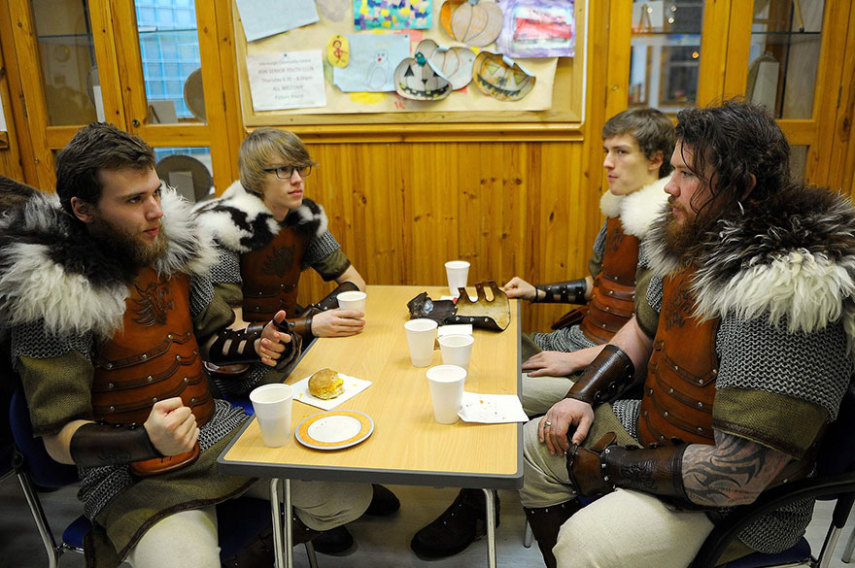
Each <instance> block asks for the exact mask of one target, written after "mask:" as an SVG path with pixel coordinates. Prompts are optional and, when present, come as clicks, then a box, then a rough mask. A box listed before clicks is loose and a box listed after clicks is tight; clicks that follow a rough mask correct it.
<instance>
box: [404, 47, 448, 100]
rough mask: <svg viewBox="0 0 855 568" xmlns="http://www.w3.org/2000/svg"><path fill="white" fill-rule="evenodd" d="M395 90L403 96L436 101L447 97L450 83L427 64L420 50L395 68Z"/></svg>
mask: <svg viewBox="0 0 855 568" xmlns="http://www.w3.org/2000/svg"><path fill="white" fill-rule="evenodd" d="M395 91H396V92H397V93H398V94H399V95H401V96H402V97H404V98H407V99H413V100H417V101H438V100H440V99H444V98H445V97H447V96H448V95H449V94H450V93H451V91H452V89H451V83H450V82H449V81H448V80H447V79H446V78H445V77H443V76H442V75H440V74H439V73H437V72H436V71H434V70H433V68H432V67H431V66H430V65H428V64H427V59H425V56H424V55H423V54H422V53H421V52H417V53H416V55H415V57H408V58H406V59H404V60H403V61H401V62H400V63H399V64H398V67H397V68H395Z"/></svg>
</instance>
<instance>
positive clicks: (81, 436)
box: [70, 422, 163, 467]
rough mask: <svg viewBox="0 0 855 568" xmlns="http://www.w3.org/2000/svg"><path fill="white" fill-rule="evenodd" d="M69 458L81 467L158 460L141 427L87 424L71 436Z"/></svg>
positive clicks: (146, 433)
mask: <svg viewBox="0 0 855 568" xmlns="http://www.w3.org/2000/svg"><path fill="white" fill-rule="evenodd" d="M70 450H71V459H73V460H74V463H75V464H77V465H80V466H84V467H100V466H105V465H120V464H127V463H131V462H135V461H140V460H147V459H151V458H162V457H163V455H162V454H161V453H160V452H158V451H157V450H156V449H155V447H154V445H152V443H151V439H150V438H149V437H148V432H147V431H146V429H145V427H144V426H143V425H142V424H116V425H113V424H102V423H97V422H90V423H87V424H84V425H83V426H81V427H80V428H78V429H77V430H76V431H75V432H74V434H73V435H72V436H71V443H70Z"/></svg>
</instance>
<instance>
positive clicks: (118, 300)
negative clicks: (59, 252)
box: [0, 243, 128, 337]
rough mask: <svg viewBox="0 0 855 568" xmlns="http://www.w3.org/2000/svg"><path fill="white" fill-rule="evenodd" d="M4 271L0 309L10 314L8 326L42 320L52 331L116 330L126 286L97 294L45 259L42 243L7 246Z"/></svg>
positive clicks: (82, 280)
mask: <svg viewBox="0 0 855 568" xmlns="http://www.w3.org/2000/svg"><path fill="white" fill-rule="evenodd" d="M8 251H9V259H10V260H11V261H12V264H11V266H10V267H9V270H7V271H6V272H5V273H4V274H2V277H0V289H2V290H5V291H9V290H15V291H20V292H17V293H15V294H14V295H13V294H4V298H5V299H6V301H5V302H4V305H3V306H2V307H3V309H4V310H9V311H8V314H9V322H8V323H9V325H16V324H20V323H27V322H32V321H36V320H38V319H41V318H43V319H44V322H45V329H46V330H47V331H49V332H51V333H56V334H69V333H76V334H80V333H84V332H87V331H90V330H91V331H94V332H95V333H96V334H98V335H101V336H103V337H109V336H111V335H112V334H113V333H114V332H115V331H116V330H118V329H119V328H121V325H122V317H123V316H124V313H125V298H126V297H127V296H128V287H127V286H112V287H110V288H108V289H104V288H102V289H100V290H96V289H94V288H93V287H92V284H91V283H90V282H89V280H88V279H87V278H86V277H85V276H83V275H81V274H68V273H67V272H66V271H65V269H64V268H63V267H62V266H60V265H58V264H56V263H55V262H54V261H53V260H52V259H51V258H50V256H49V254H50V252H49V250H48V247H47V246H45V245H33V244H22V243H16V244H13V245H11V246H10V247H9V249H8Z"/></svg>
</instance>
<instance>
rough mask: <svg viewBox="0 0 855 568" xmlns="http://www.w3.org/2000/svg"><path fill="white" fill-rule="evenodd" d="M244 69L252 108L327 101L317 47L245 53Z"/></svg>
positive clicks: (317, 103)
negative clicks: (312, 48)
mask: <svg viewBox="0 0 855 568" xmlns="http://www.w3.org/2000/svg"><path fill="white" fill-rule="evenodd" d="M246 70H247V73H248V75H249V88H250V93H251V94H252V108H253V110H255V111H263V110H285V109H292V108H308V107H323V106H326V104H327V99H326V93H325V92H324V63H323V60H322V58H321V50H320V49H315V50H311V51H289V52H286V53H256V54H252V55H247V56H246Z"/></svg>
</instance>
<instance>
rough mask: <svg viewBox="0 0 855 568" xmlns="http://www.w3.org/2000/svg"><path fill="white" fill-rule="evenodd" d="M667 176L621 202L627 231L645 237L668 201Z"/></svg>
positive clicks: (622, 221)
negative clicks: (666, 191) (666, 190)
mask: <svg viewBox="0 0 855 568" xmlns="http://www.w3.org/2000/svg"><path fill="white" fill-rule="evenodd" d="M670 179H671V176H667V177H664V178H661V179H658V180H656V181H655V182H653V183H651V184H650V185H646V186H644V187H642V188H641V189H639V190H638V191H634V192H632V193H630V194H629V195H627V196H626V197H625V198H624V200H623V201H622V202H621V203H620V209H621V210H620V221H621V224H622V225H623V230H624V232H625V233H627V234H630V235H633V236H635V237H638V238H639V239H643V238H644V237H645V236H646V235H647V231H648V230H650V226H651V225H652V224H653V221H655V220H656V219H657V218H658V217H659V214H660V213H662V208H663V206H664V205H665V203H667V201H668V194H667V193H665V185H666V184H667V183H668V181H669V180H670Z"/></svg>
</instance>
